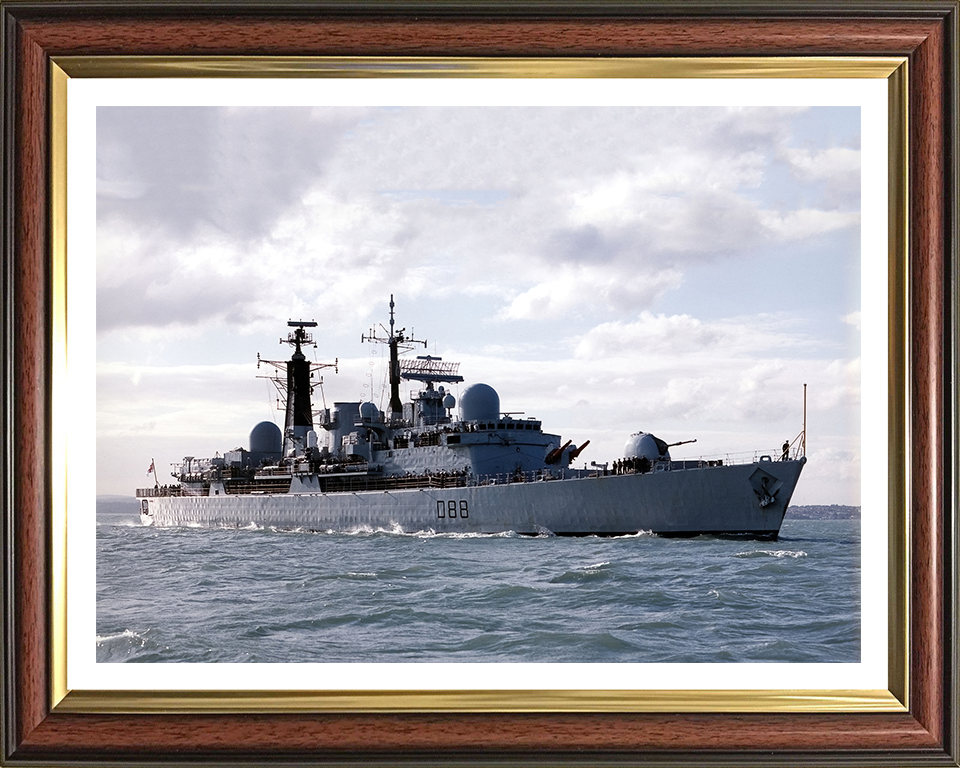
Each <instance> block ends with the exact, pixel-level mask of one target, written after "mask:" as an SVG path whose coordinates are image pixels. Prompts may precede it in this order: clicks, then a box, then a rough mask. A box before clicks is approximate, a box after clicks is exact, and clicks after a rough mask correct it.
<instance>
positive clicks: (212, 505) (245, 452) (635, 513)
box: [138, 296, 806, 537]
mask: <svg viewBox="0 0 960 768" xmlns="http://www.w3.org/2000/svg"><path fill="white" fill-rule="evenodd" d="M288 326H289V327H290V328H291V329H292V330H291V331H290V333H289V335H288V337H287V338H286V339H281V343H284V344H288V345H290V346H292V347H293V350H294V351H293V353H292V355H291V357H290V359H289V360H287V361H285V362H281V361H272V360H264V359H261V358H260V357H259V355H258V366H263V365H266V366H267V367H268V368H272V370H273V371H274V373H273V374H272V375H271V376H270V377H269V378H271V379H272V380H273V381H274V383H275V384H276V385H277V388H278V391H279V392H280V394H281V398H282V400H283V401H284V414H285V418H284V427H283V429H282V430H281V429H280V428H279V427H278V426H277V425H275V424H274V423H273V422H261V423H259V424H257V425H256V426H255V427H254V428H253V430H252V432H251V433H250V443H249V446H250V447H249V449H245V448H237V449H235V450H232V451H227V452H226V453H224V455H223V456H222V457H220V456H217V457H214V458H212V459H196V458H194V457H189V456H188V457H185V458H184V460H183V462H182V463H180V464H179V465H177V466H176V467H175V469H174V472H173V476H174V478H175V480H176V483H175V484H173V485H165V486H159V485H157V486H156V487H154V488H146V489H140V490H139V491H138V496H140V497H141V517H142V520H143V521H144V522H145V523H148V524H154V525H212V526H228V527H246V526H250V525H253V526H259V527H262V526H275V527H279V528H291V529H305V530H312V531H341V530H354V529H358V528H364V527H366V528H370V529H374V530H375V529H379V528H384V529H391V530H392V529H400V530H403V531H425V530H434V531H438V532H476V533H498V532H503V531H515V532H517V533H522V534H545V533H554V534H558V535H623V534H632V533H637V532H639V531H651V532H653V533H657V534H660V535H674V536H690V535H697V534H701V533H736V534H740V533H743V534H748V535H754V536H763V537H776V535H777V534H778V532H779V530H780V525H781V523H782V520H783V516H784V514H785V512H786V508H787V505H788V504H789V501H790V497H791V495H792V494H793V490H794V488H795V486H796V483H797V480H798V479H799V476H800V472H801V469H802V467H803V465H804V463H805V461H806V459H805V458H804V456H803V455H802V454H803V452H804V451H803V447H804V443H803V439H802V437H803V433H801V436H800V437H798V439H797V440H795V441H794V443H793V444H792V445H790V444H788V445H787V446H785V447H784V449H783V450H782V451H781V452H778V453H777V454H776V459H777V460H774V454H773V452H771V453H768V454H759V455H757V456H755V457H753V459H751V460H748V461H745V462H742V463H738V464H731V463H730V462H729V460H726V461H725V460H723V459H717V460H707V461H704V460H695V461H689V460H687V461H676V460H673V459H672V458H671V457H670V452H669V449H670V448H671V447H673V446H672V445H668V444H667V443H665V442H664V441H663V440H661V439H659V438H657V437H655V436H654V435H651V434H648V433H644V432H637V433H634V434H633V435H631V436H630V437H629V438H628V439H627V441H626V445H625V449H624V455H623V456H622V457H621V458H618V459H617V460H615V461H614V462H612V464H607V465H595V466H594V468H593V469H586V468H582V469H576V468H574V467H573V466H572V464H573V462H574V460H575V459H577V457H578V456H579V455H580V454H581V453H582V452H583V450H584V449H585V448H586V447H587V445H588V444H589V441H586V442H584V443H583V444H581V445H579V446H577V445H574V443H573V441H572V440H563V439H562V438H561V436H560V435H556V434H552V433H550V432H545V431H544V430H543V426H542V424H541V422H540V421H539V420H537V419H534V418H516V417H515V415H512V414H508V413H504V412H502V411H501V409H500V398H499V395H498V394H497V392H496V390H494V389H493V387H491V386H490V385H488V384H484V383H475V384H471V385H469V386H467V387H466V388H465V389H464V390H463V391H462V393H461V395H460V400H459V403H458V402H457V400H456V398H455V396H454V395H453V393H452V392H450V391H448V390H447V389H446V386H447V385H450V384H454V383H457V384H458V383H460V382H462V381H463V377H462V376H460V375H459V372H458V364H457V363H453V362H449V361H445V360H443V359H441V358H439V357H434V356H430V355H418V356H415V357H409V356H408V357H401V353H409V352H412V351H414V350H415V349H416V348H417V347H418V346H419V345H421V344H423V345H424V346H426V345H425V342H423V341H420V340H417V339H414V338H413V336H412V334H410V335H408V334H407V333H406V329H403V328H400V329H398V328H396V326H395V318H394V302H393V297H392V296H391V298H390V319H389V328H387V327H384V326H381V327H380V329H379V330H377V329H373V330H371V331H370V332H369V333H368V334H364V335H363V336H362V341H363V342H371V343H380V344H384V345H386V346H387V347H388V348H389V386H390V397H389V403H388V407H387V409H386V410H385V411H381V410H380V409H378V408H377V406H376V405H375V404H374V403H373V402H371V401H369V400H366V401H351V402H335V403H333V407H332V408H327V407H326V404H325V403H324V407H322V408H320V409H318V410H314V407H313V399H312V395H313V392H314V389H315V387H316V386H318V385H319V384H321V383H322V379H320V378H319V376H318V375H317V374H318V372H319V371H320V370H321V369H323V368H329V367H333V368H335V369H336V366H337V363H336V362H334V363H313V362H310V361H308V360H307V359H306V356H305V354H304V352H303V350H304V347H306V346H307V345H310V344H312V343H313V338H312V335H311V331H310V330H308V329H313V328H316V327H317V323H316V322H314V321H312V320H311V321H304V320H291V321H289V323H288ZM403 381H407V382H417V383H419V384H421V385H422V389H420V390H419V391H416V392H414V393H413V394H412V396H411V397H410V399H409V400H408V401H407V402H403V401H402V399H401V396H400V387H401V382H403ZM455 410H456V411H458V413H457V414H456V415H455V413H454V412H455ZM321 431H322V433H321ZM684 442H687V441H684ZM677 444H679V443H675V444H674V445H677Z"/></svg>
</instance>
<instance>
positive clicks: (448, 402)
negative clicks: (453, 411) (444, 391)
mask: <svg viewBox="0 0 960 768" xmlns="http://www.w3.org/2000/svg"><path fill="white" fill-rule="evenodd" d="M456 404H457V398H455V397H454V396H453V395H449V394H448V395H447V396H446V397H445V398H443V407H444V408H453V407H454V406H455V405H456Z"/></svg>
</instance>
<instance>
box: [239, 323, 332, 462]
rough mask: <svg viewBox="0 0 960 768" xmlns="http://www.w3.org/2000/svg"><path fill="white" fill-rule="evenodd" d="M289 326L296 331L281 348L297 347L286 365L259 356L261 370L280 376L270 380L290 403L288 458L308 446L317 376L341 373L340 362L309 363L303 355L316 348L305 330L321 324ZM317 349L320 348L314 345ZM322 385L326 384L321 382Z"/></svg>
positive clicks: (285, 442) (286, 439) (286, 432)
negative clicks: (266, 367) (310, 346)
mask: <svg viewBox="0 0 960 768" xmlns="http://www.w3.org/2000/svg"><path fill="white" fill-rule="evenodd" d="M287 325H288V326H289V327H291V328H293V329H294V330H293V331H291V332H290V333H289V334H288V335H287V338H286V339H280V343H281V344H289V345H290V346H292V347H294V351H293V354H292V355H291V356H290V359H289V360H287V361H285V362H282V361H279V360H264V359H263V358H261V357H260V355H259V354H257V368H259V367H260V363H265V364H267V365H272V366H273V367H274V368H276V369H277V373H275V374H273V375H272V376H267V377H264V378H269V379H270V380H271V381H272V382H273V383H274V384H275V385H276V387H277V391H278V392H280V394H281V396H283V397H284V399H285V400H286V416H285V418H284V429H283V453H284V455H285V456H286V455H288V454H289V452H290V451H291V450H296V448H297V447H300V448H303V447H304V446H306V442H307V433H308V432H310V430H312V429H313V404H312V402H311V399H310V395H311V394H312V393H313V386H314V384H313V372H314V371H316V370H319V369H321V368H333V369H334V370H335V371H336V369H337V362H338V361H336V360H334V361H333V362H332V363H312V362H310V361H309V360H307V358H306V356H305V355H304V354H303V347H304V345H306V344H313V336H312V335H311V334H309V333H308V332H307V331H305V330H304V329H305V328H316V327H317V324H316V322H314V321H313V320H290V321H288V322H287ZM314 347H316V344H314ZM281 371H284V372H285V373H286V377H285V379H286V380H284V379H282V378H281V376H280V372H281ZM319 383H321V384H322V383H323V380H322V379H320V380H319Z"/></svg>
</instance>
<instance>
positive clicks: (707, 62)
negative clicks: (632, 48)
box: [53, 56, 906, 79]
mask: <svg viewBox="0 0 960 768" xmlns="http://www.w3.org/2000/svg"><path fill="white" fill-rule="evenodd" d="M53 61H54V62H55V64H56V65H57V66H58V67H60V68H62V69H63V70H64V72H66V73H67V74H68V75H69V76H70V77H112V78H118V77H119V78H138V77H174V78H179V77H182V78H202V77H251V78H271V77H284V78H290V77H307V78H318V77H347V78H350V77H355V78H363V77H427V78H446V77H454V78H457V77H460V78H462V77H475V78H565V77H570V78H597V77H602V78H763V79H770V78H781V77H784V78H800V77H807V78H821V79H822V78H886V77H889V76H890V75H892V74H893V72H894V71H896V70H897V69H898V68H900V67H901V66H903V65H904V64H905V62H906V59H904V58H903V57H881V56H877V57H858V58H851V57H842V56H810V57H799V56H797V57H762V56H745V57H728V58H713V57H704V58H695V59H693V58H691V59H683V58H677V59H664V58H649V59H648V58H636V59H631V58H604V59H583V58H556V59H549V58H540V59H523V58H469V57H465V58H456V57H451V58H441V57H416V56H409V57H405V56H397V57H349V56H346V57H310V56H277V57H257V56H217V57H194V56H58V57H54V59H53Z"/></svg>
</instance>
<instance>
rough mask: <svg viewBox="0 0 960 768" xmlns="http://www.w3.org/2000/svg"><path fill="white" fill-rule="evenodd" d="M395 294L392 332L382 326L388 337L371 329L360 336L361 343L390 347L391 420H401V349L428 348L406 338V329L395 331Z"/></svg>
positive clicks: (419, 342)
mask: <svg viewBox="0 0 960 768" xmlns="http://www.w3.org/2000/svg"><path fill="white" fill-rule="evenodd" d="M393 306H394V304H393V294H392V293H391V294H390V330H389V331H387V329H386V328H384V327H383V326H382V325H381V326H380V328H381V330H383V331H384V332H385V333H387V336H386V337H383V336H378V335H377V329H376V328H371V329H370V333H368V334H363V335H361V336H360V341H361V342H364V341H373V342H376V343H378V344H387V345H389V347H390V406H389V407H390V418H391V419H396V420H400V419H402V418H403V402H402V401H401V400H400V352H399V350H400V348H401V347H402V348H403V350H404V351H408V350H410V349H413V345H414V344H423V346H424V347H426V346H427V342H426V341H423V340H420V339H414V338H413V337H412V336H411V337H407V336H404V332H405V331H406V328H401V329H400V330H399V331H397V330H395V329H394V319H393Z"/></svg>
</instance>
